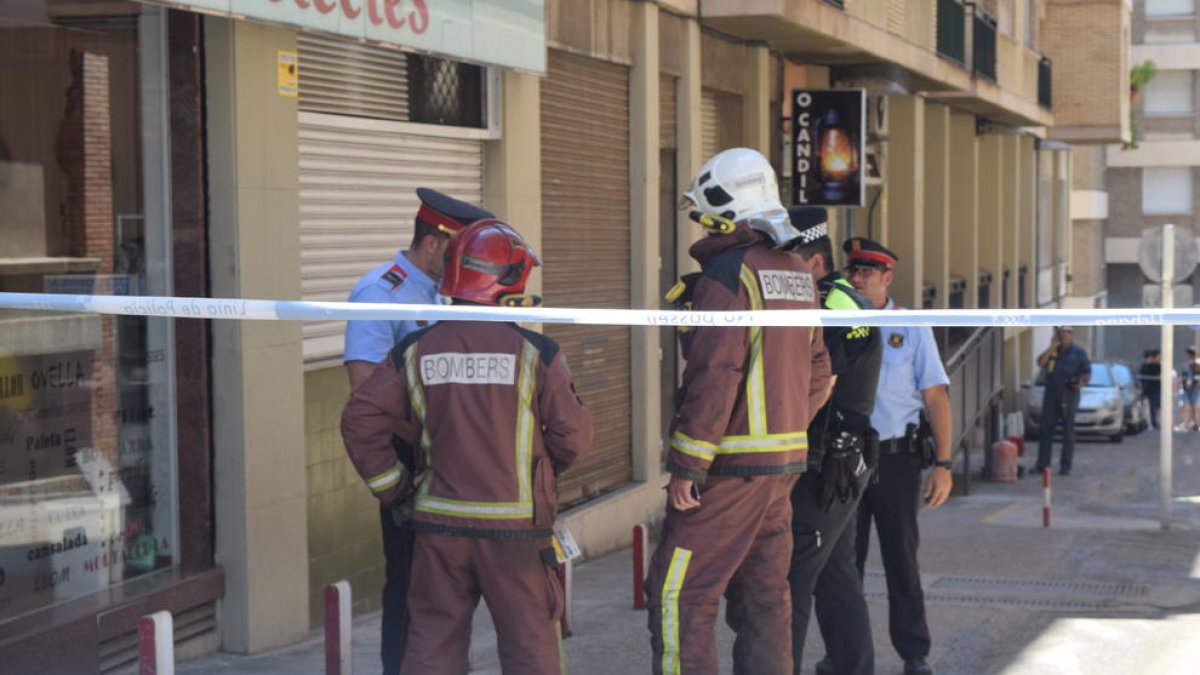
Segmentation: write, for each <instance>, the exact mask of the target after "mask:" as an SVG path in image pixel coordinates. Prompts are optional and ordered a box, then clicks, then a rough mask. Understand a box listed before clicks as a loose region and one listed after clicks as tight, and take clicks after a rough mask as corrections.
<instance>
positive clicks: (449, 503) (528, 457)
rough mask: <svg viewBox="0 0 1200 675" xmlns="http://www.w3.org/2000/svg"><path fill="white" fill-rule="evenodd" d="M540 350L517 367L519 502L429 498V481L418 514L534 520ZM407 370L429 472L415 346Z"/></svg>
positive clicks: (525, 353) (526, 354) (526, 353)
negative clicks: (535, 405)
mask: <svg viewBox="0 0 1200 675" xmlns="http://www.w3.org/2000/svg"><path fill="white" fill-rule="evenodd" d="M537 359H538V352H537V348H536V347H534V346H533V345H532V344H530V343H529V342H526V343H525V346H524V348H523V349H522V350H521V362H520V365H519V366H518V372H520V376H519V377H518V380H517V394H518V402H517V434H516V439H515V448H516V467H517V475H516V482H517V501H515V502H472V501H466V500H461V499H447V498H445V497H436V496H433V495H431V494H429V486H430V484H431V483H432V481H430V480H426V481H424V482H422V484H421V487H420V489H419V490H418V491H417V498H416V505H415V510H416V511H418V512H421V513H430V514H436V515H441V516H453V517H458V518H468V519H481V520H522V519H531V518H533V488H532V485H531V481H532V480H533V433H534V430H535V429H534V427H535V426H536V424H535V421H534V415H533V392H534V389H535V378H536V375H537ZM404 368H405V374H406V376H407V378H406V379H407V380H408V396H409V399H410V400H411V402H412V407H413V412H414V413H415V414H416V416H417V419H418V420H420V422H421V450H422V451H423V453H424V456H425V466H426V467H428V468H429V469H430V470H432V469H433V466H434V456H433V452H432V450H433V448H432V445H433V443H432V441H431V439H430V437H429V431H428V426H427V425H426V424H425V415H426V404H425V387H424V385H423V384H422V383H421V379H420V377H421V376H420V374H419V373H418V369H417V345H416V344H413V345H412V346H410V347H409V348H408V349H407V350H405V352H404Z"/></svg>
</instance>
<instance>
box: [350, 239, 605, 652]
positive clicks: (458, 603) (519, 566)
mask: <svg viewBox="0 0 1200 675" xmlns="http://www.w3.org/2000/svg"><path fill="white" fill-rule="evenodd" d="M539 264H541V261H540V260H539V259H538V257H537V255H536V254H535V253H534V252H533V250H532V249H531V248H530V247H529V246H528V245H527V244H526V243H525V241H524V240H523V239H522V238H521V236H520V235H519V234H517V232H516V231H514V230H513V229H512V228H511V227H509V226H508V225H506V224H504V223H503V222H500V221H498V220H495V219H486V220H481V221H478V222H475V223H472V224H471V225H469V226H468V227H467V228H466V229H464V230H462V231H461V232H460V233H459V234H458V236H456V237H455V238H454V239H453V240H452V241H451V243H450V244H449V246H448V248H447V252H446V269H445V275H444V277H443V278H442V285H441V293H442V295H443V296H445V297H447V298H450V299H452V301H453V302H455V303H457V304H480V305H525V304H535V303H536V298H533V297H531V296H527V295H525V283H526V281H527V280H528V278H529V275H530V273H531V272H532V271H533V268H534V267H537V266H538V265H539ZM393 433H395V434H397V435H399V436H400V437H402V438H403V439H405V440H407V441H409V442H411V443H413V444H414V446H416V447H417V448H418V452H417V456H418V457H417V469H416V475H415V476H414V475H411V474H410V472H408V471H407V470H406V469H405V467H404V466H403V465H402V464H400V463H398V462H397V461H396V456H395V454H394V453H393V452H392V449H391V436H392V434H393ZM342 436H343V438H344V439H345V443H346V448H347V451H348V452H349V453H350V458H351V460H352V461H353V463H354V466H355V468H356V469H357V470H358V473H359V475H361V476H362V478H363V480H364V481H366V483H367V485H368V487H370V489H371V491H372V492H373V493H374V494H375V496H376V497H377V498H378V499H379V500H380V501H381V502H383V503H384V504H389V503H395V502H397V501H405V500H411V504H412V511H413V517H412V518H413V527H414V529H415V530H416V532H417V535H416V542H415V544H414V551H413V571H412V574H413V579H415V580H419V581H418V583H414V584H413V585H412V587H411V588H410V590H409V596H408V600H409V608H410V611H411V612H412V615H413V620H412V623H411V625H410V628H409V640H408V651H407V653H406V654H405V657H404V664H403V668H402V670H403V672H406V673H423V674H431V675H437V674H440V673H445V674H447V675H450V674H454V675H458V674H461V673H466V672H467V670H468V665H469V664H468V661H467V656H468V648H469V646H470V638H471V618H472V616H473V615H474V613H475V608H476V606H477V605H478V603H479V599H480V597H481V596H482V597H483V599H484V600H486V601H487V605H488V608H489V609H490V610H491V613H492V618H493V620H494V622H495V624H496V631H497V634H498V636H499V645H498V648H499V652H500V660H501V664H502V666H503V670H504V672H505V673H531V674H533V675H539V674H546V675H549V674H551V673H554V674H557V673H560V672H562V664H561V662H560V650H559V639H560V636H559V634H558V621H559V619H560V618H561V616H562V610H563V605H564V598H563V596H562V591H561V589H560V587H559V585H558V582H557V580H556V578H555V570H556V567H557V561H556V557H555V546H554V545H553V539H552V537H553V533H554V531H553V528H554V518H555V511H556V486H555V477H556V476H557V475H558V474H559V473H560V472H562V471H563V470H565V469H566V468H567V467H568V466H570V465H571V464H572V463H573V462H574V461H576V460H577V459H579V458H580V457H582V456H583V455H584V454H585V453H586V452H587V451H588V449H589V448H590V446H591V441H592V418H591V414H590V413H589V412H588V410H587V408H585V407H584V406H583V404H582V403H581V402H580V401H579V398H578V397H577V396H576V394H575V389H574V385H573V384H572V382H571V374H570V371H568V369H567V363H566V359H565V357H564V356H563V353H562V351H561V350H560V349H559V347H558V345H557V344H555V342H554V341H553V340H551V339H550V338H547V337H545V336H544V335H541V334H538V333H535V332H532V331H529V330H525V329H524V328H521V327H519V326H517V325H516V324H515V323H495V322H484V321H444V322H440V323H438V324H435V325H433V326H430V327H428V328H425V329H423V330H420V331H417V332H415V333H412V334H410V335H408V336H407V337H406V338H405V339H404V340H402V341H401V342H400V343H399V344H398V345H396V348H395V349H393V350H392V352H391V355H390V357H389V358H388V359H387V360H385V362H384V363H383V364H382V365H381V366H380V367H379V368H378V369H376V370H375V371H374V373H373V374H372V375H371V377H370V378H369V379H367V380H366V381H365V382H364V383H363V384H362V385H361V386H359V387H358V389H356V390H355V391H354V393H353V395H352V396H351V398H350V402H349V403H347V405H346V409H345V410H344V411H343V413H342Z"/></svg>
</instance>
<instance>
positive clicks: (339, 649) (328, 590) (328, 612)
mask: <svg viewBox="0 0 1200 675" xmlns="http://www.w3.org/2000/svg"><path fill="white" fill-rule="evenodd" d="M350 619H351V610H350V582H349V581H344V580H343V581H338V582H336V583H332V584H329V585H328V586H326V587H325V675H353V673H354V663H353V660H352V658H351V656H352V652H351V651H350Z"/></svg>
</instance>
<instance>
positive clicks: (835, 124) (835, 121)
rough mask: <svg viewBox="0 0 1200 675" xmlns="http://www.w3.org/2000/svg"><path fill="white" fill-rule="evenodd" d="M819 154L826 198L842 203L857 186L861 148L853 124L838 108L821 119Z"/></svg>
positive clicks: (822, 189) (823, 195)
mask: <svg viewBox="0 0 1200 675" xmlns="http://www.w3.org/2000/svg"><path fill="white" fill-rule="evenodd" d="M818 127H819V130H818V132H817V155H818V157H819V158H820V162H819V164H818V166H819V167H820V172H821V192H822V195H821V196H822V197H824V198H825V199H827V200H829V201H830V202H840V201H842V200H844V199H845V198H846V194H847V192H849V191H850V190H851V189H852V188H853V187H854V185H853V184H854V182H855V180H856V179H857V177H858V154H859V153H858V147H857V144H856V139H855V138H854V137H853V136H852V135H851V133H850V128H849V125H847V124H846V122H845V121H843V120H842V116H841V115H840V114H838V111H837V110H836V109H833V108H830V109H829V110H828V111H827V112H826V113H825V114H824V115H822V116H821V119H820V120H819V121H818Z"/></svg>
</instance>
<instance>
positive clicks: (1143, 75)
mask: <svg viewBox="0 0 1200 675" xmlns="http://www.w3.org/2000/svg"><path fill="white" fill-rule="evenodd" d="M1157 74H1158V64H1156V63H1154V61H1153V60H1150V59H1148V60H1146V61H1142V62H1141V63H1139V64H1137V65H1136V66H1134V67H1132V68H1130V69H1129V142H1128V143H1126V144H1124V145H1122V146H1121V149H1122V150H1136V149H1137V147H1138V138H1139V137H1140V135H1141V134H1140V133H1139V132H1138V125H1137V123H1138V119H1137V116H1136V115H1135V114H1134V110H1133V106H1134V104H1135V103H1137V102H1138V99H1140V98H1141V97H1142V92H1143V91H1145V90H1146V85H1148V84H1150V80H1153V79H1154V76H1155V75H1157Z"/></svg>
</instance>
